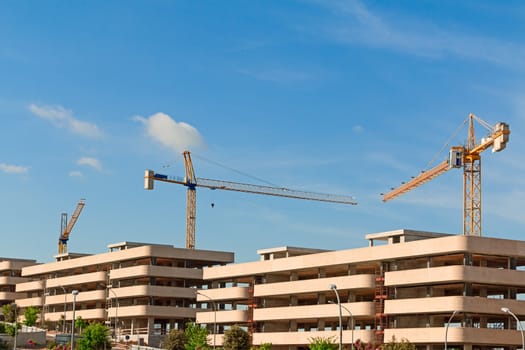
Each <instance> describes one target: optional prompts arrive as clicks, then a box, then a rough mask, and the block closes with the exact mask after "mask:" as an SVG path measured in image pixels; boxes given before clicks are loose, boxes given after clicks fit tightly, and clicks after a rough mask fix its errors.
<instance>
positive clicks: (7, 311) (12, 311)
mask: <svg viewBox="0 0 525 350" xmlns="http://www.w3.org/2000/svg"><path fill="white" fill-rule="evenodd" d="M2 314H3V315H4V320H5V321H6V322H15V315H18V307H17V306H16V305H15V304H5V305H3V306H2Z"/></svg>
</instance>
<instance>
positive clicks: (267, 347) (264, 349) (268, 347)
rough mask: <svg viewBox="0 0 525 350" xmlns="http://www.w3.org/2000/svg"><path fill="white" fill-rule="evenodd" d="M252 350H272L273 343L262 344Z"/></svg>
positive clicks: (251, 349)
mask: <svg viewBox="0 0 525 350" xmlns="http://www.w3.org/2000/svg"><path fill="white" fill-rule="evenodd" d="M250 350H272V343H262V344H261V345H259V346H252V347H251V348H250Z"/></svg>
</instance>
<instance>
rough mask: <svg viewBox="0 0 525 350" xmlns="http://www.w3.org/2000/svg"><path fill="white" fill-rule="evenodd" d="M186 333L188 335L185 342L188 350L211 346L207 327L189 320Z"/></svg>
mask: <svg viewBox="0 0 525 350" xmlns="http://www.w3.org/2000/svg"><path fill="white" fill-rule="evenodd" d="M184 334H185V335H186V343H185V344H184V348H185V349H186V350H195V349H207V348H209V345H208V331H207V330H206V328H204V327H201V326H199V325H198V324H196V323H195V322H188V323H186V330H185V331H184Z"/></svg>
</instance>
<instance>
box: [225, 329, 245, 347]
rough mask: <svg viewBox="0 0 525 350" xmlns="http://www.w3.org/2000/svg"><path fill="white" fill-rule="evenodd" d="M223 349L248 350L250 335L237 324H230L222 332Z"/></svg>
mask: <svg viewBox="0 0 525 350" xmlns="http://www.w3.org/2000/svg"><path fill="white" fill-rule="evenodd" d="M223 346H224V349H225V350H249V349H250V335H249V334H248V332H246V331H245V330H244V329H242V328H241V327H239V326H238V325H234V326H232V327H231V328H230V329H228V330H227V331H225V332H224V344H223Z"/></svg>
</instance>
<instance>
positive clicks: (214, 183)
mask: <svg viewBox="0 0 525 350" xmlns="http://www.w3.org/2000/svg"><path fill="white" fill-rule="evenodd" d="M183 156H184V165H185V168H186V177H184V178H181V177H174V176H167V175H163V174H158V173H155V172H154V171H153V170H146V172H145V175H144V188H145V189H147V190H152V189H153V182H154V181H162V182H169V183H175V184H179V185H184V186H186V187H188V190H187V200H186V248H188V249H195V218H196V187H205V188H210V189H212V190H227V191H237V192H246V193H254V194H263V195H269V196H278V197H288V198H296V199H307V200H315V201H322V202H331V203H341V204H351V205H355V204H357V202H356V201H355V199H354V198H353V197H351V196H342V195H333V194H326V193H316V192H306V191H298V190H292V189H289V188H284V187H272V186H261V185H253V184H245V183H239V182H230V181H221V180H212V179H203V178H199V179H197V178H196V177H195V171H194V169H193V163H192V161H191V156H190V152H189V151H184V152H183Z"/></svg>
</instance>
